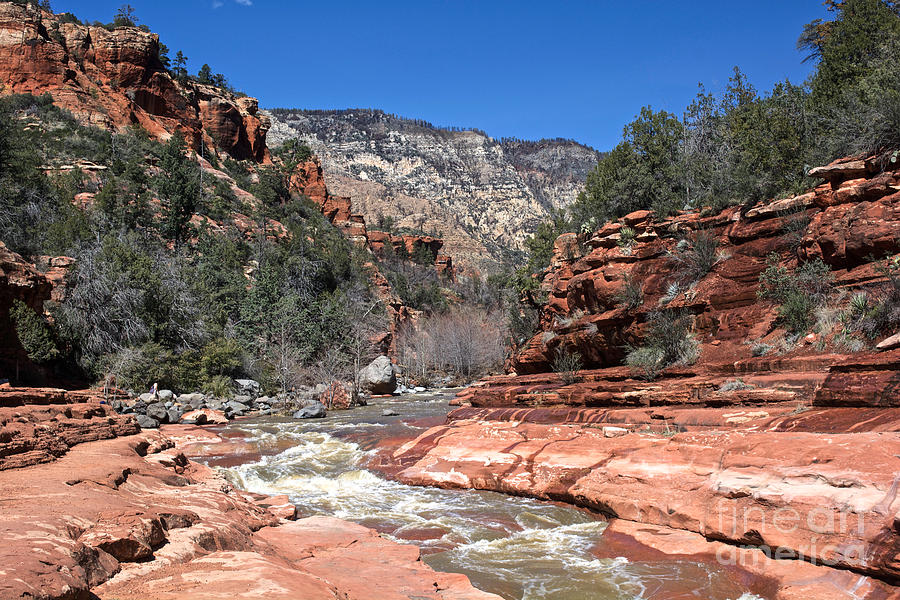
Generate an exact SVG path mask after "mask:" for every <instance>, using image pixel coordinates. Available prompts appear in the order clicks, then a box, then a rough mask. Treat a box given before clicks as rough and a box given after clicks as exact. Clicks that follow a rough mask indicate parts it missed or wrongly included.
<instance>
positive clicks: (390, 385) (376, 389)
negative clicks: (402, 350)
mask: <svg viewBox="0 0 900 600" xmlns="http://www.w3.org/2000/svg"><path fill="white" fill-rule="evenodd" d="M359 384H360V387H362V389H363V390H365V391H367V392H369V393H372V394H393V393H394V390H395V389H397V367H395V366H394V364H393V363H392V362H391V359H390V358H388V357H387V356H384V355H382V356H379V357H378V358H376V359H375V360H373V361H372V362H371V363H369V364H368V366H366V367H365V368H363V369H362V370H360V372H359Z"/></svg>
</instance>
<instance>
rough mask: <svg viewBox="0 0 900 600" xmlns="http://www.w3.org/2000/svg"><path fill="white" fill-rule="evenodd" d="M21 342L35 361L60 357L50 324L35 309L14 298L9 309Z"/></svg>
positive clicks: (38, 362)
mask: <svg viewBox="0 0 900 600" xmlns="http://www.w3.org/2000/svg"><path fill="white" fill-rule="evenodd" d="M9 314H10V317H12V321H13V325H14V326H15V328H16V336H18V338H19V343H20V344H22V348H24V349H25V352H26V353H27V354H28V358H30V359H31V360H32V361H33V362H35V363H37V364H42V363H47V362H50V361H52V360H53V359H55V358H58V357H59V349H58V348H57V346H56V339H55V336H54V335H53V330H52V329H51V328H50V325H48V324H47V322H46V321H45V320H44V319H43V318H42V317H41V316H40V315H39V314H37V313H36V312H35V311H33V310H31V308H30V307H29V306H28V305H27V304H25V303H24V302H22V301H21V300H18V299H17V300H13V305H12V309H11V310H10V311H9Z"/></svg>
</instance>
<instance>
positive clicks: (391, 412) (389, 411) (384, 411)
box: [381, 408, 400, 417]
mask: <svg viewBox="0 0 900 600" xmlns="http://www.w3.org/2000/svg"><path fill="white" fill-rule="evenodd" d="M381 416H382V417H398V416H400V413H398V412H397V411H395V410H393V409H391V408H385V409H382V411H381Z"/></svg>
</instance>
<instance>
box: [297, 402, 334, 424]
mask: <svg viewBox="0 0 900 600" xmlns="http://www.w3.org/2000/svg"><path fill="white" fill-rule="evenodd" d="M326 414H327V413H326V411H325V405H324V404H322V403H321V402H319V401H318V400H316V401H315V402H313V403H312V404H310V405H309V406H304V407H303V408H301V409H300V410H298V411H297V412H295V413H294V418H295V419H321V418H323V417H325V415H326Z"/></svg>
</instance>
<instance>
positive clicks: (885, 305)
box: [841, 256, 900, 340]
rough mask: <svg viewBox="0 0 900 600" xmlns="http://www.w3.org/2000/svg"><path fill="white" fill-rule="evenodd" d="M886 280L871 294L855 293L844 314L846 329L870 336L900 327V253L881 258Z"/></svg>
mask: <svg viewBox="0 0 900 600" xmlns="http://www.w3.org/2000/svg"><path fill="white" fill-rule="evenodd" d="M876 269H877V270H878V272H879V273H880V274H881V275H882V276H883V277H884V278H885V281H884V282H883V283H881V284H879V285H877V286H874V287H873V289H872V290H871V296H870V294H867V293H860V294H856V295H855V296H853V298H852V299H851V301H850V306H849V307H848V309H847V310H846V311H844V313H842V314H841V321H842V322H843V323H844V332H845V333H848V334H849V333H859V334H862V335H863V336H864V337H865V338H867V339H869V340H874V339H876V338H878V337H879V336H881V335H886V334H892V333H896V332H897V331H898V330H900V256H898V257H894V258H893V259H890V260H883V261H881V262H880V263H879V264H878V266H877V267H876Z"/></svg>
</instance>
